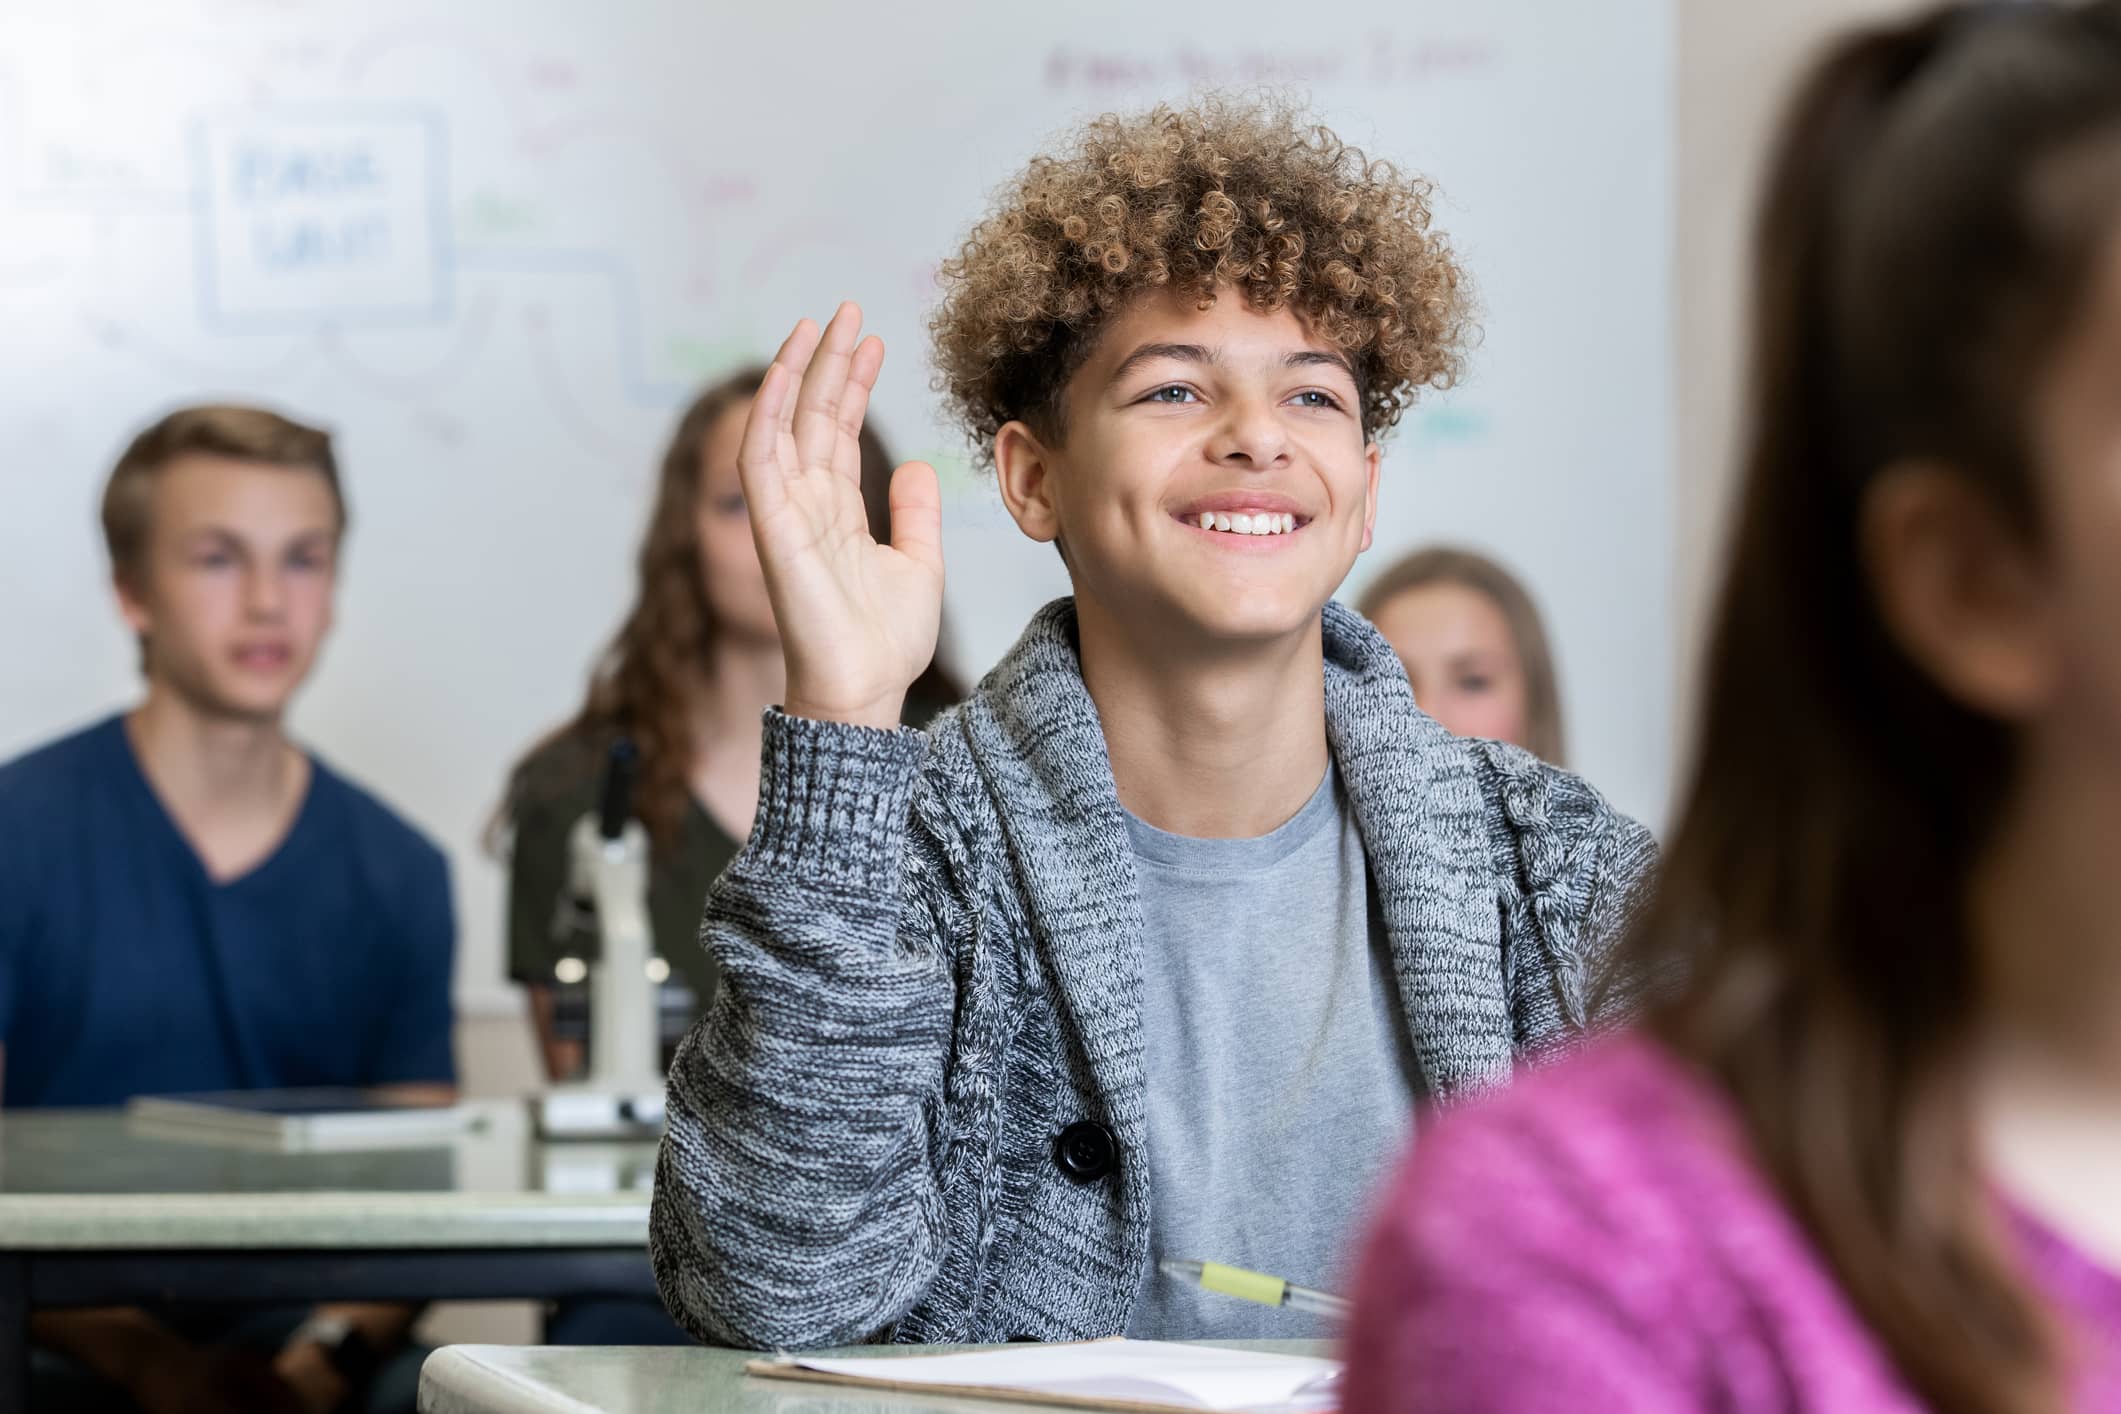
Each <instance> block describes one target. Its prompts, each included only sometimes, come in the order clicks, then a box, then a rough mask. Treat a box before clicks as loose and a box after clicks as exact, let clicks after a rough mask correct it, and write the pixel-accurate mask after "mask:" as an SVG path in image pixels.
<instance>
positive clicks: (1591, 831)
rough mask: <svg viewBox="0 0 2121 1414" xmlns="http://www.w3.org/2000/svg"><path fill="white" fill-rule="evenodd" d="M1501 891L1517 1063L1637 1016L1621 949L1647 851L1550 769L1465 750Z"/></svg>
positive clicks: (1524, 755)
mask: <svg viewBox="0 0 2121 1414" xmlns="http://www.w3.org/2000/svg"><path fill="white" fill-rule="evenodd" d="M1474 750H1475V752H1476V757H1477V763H1478V768H1479V771H1480V775H1481V781H1482V789H1483V793H1484V794H1485V796H1486V797H1487V819H1488V837H1489V844H1490V848H1491V850H1492V852H1493V856H1494V860H1495V874H1496V878H1497V887H1498V888H1499V890H1500V892H1501V906H1502V915H1503V940H1504V951H1505V958H1504V965H1505V973H1506V976H1507V979H1508V983H1509V988H1510V1002H1511V1010H1512V1013H1513V1016H1514V1020H1515V1026H1516V1032H1517V1035H1516V1042H1517V1046H1518V1049H1519V1051H1520V1052H1524V1053H1530V1052H1536V1051H1540V1050H1544V1049H1546V1048H1547V1047H1549V1046H1552V1045H1555V1044H1557V1043H1565V1042H1567V1041H1568V1040H1570V1039H1571V1038H1575V1037H1580V1036H1581V1035H1583V1034H1584V1033H1586V1032H1588V1031H1590V1030H1591V1029H1593V1028H1594V1027H1598V1026H1603V1025H1605V1024H1607V1023H1609V1022H1612V1021H1616V1020H1620V1019H1623V1018H1625V1017H1627V1016H1629V1015H1631V1014H1632V1013H1633V1012H1634V1011H1635V1009H1636V1001H1637V997H1636V992H1637V988H1636V986H1635V985H1634V984H1633V983H1632V982H1631V981H1630V979H1629V972H1628V970H1627V966H1626V961H1625V956H1624V953H1623V951H1622V948H1621V944H1622V943H1623V942H1624V940H1625V939H1626V936H1627V934H1628V931H1629V929H1630V927H1631V926H1632V925H1633V922H1634V919H1635V915H1636V913H1637V912H1638V911H1639V910H1640V908H1641V907H1642V905H1643V904H1644V903H1646V902H1647V901H1648V898H1649V894H1650V890H1651V888H1652V887H1653V884H1654V879H1655V874H1656V868H1657V842H1656V840H1655V839H1654V838H1653V837H1652V836H1651V834H1650V832H1649V831H1648V830H1647V829H1646V828H1644V827H1643V826H1642V825H1641V824H1640V823H1639V822H1637V821H1635V820H1633V819H1630V818H1629V817H1628V816H1626V815H1623V814H1621V813H1620V812H1619V811H1618V810H1615V809H1614V808H1613V807H1612V805H1611V804H1609V803H1608V802H1607V801H1606V799H1605V797H1604V796H1602V795H1600V794H1599V793H1598V792H1597V791H1596V790H1594V789H1592V787H1591V786H1590V785H1589V784H1587V783H1586V782H1585V781H1583V780H1582V779H1581V778H1580V777H1577V776H1573V775H1570V774H1569V773H1568V772H1567V771H1564V770H1561V769H1560V768H1559V767H1556V766H1550V765H1548V764H1547V763H1545V762H1543V761H1541V760H1539V759H1538V758H1537V757H1535V756H1533V755H1531V754H1530V753H1529V752H1526V751H1521V750H1519V749H1518V748H1516V747H1514V746H1508V745H1505V744H1503V743H1500V742H1486V741H1484V742H1477V743H1474Z"/></svg>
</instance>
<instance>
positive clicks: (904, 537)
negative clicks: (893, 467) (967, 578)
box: [891, 462, 943, 578]
mask: <svg viewBox="0 0 2121 1414" xmlns="http://www.w3.org/2000/svg"><path fill="white" fill-rule="evenodd" d="M891 548H892V549H894V550H896V551H898V552H899V553H900V554H902V555H904V556H906V557H907V558H908V559H910V560H915V561H917V562H919V563H921V564H924V565H926V566H928V567H929V568H930V569H932V570H934V571H935V573H936V577H937V578H941V577H942V573H943V488H942V483H941V481H940V480H938V479H937V477H936V474H935V468H934V467H932V466H930V465H928V463H926V462H907V463H906V464H905V465H904V466H902V467H900V468H899V469H898V470H897V471H894V472H893V473H891Z"/></svg>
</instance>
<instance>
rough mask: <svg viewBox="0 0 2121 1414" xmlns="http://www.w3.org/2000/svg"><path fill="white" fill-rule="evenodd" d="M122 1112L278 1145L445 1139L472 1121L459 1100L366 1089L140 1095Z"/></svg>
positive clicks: (164, 1129)
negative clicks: (407, 1097)
mask: <svg viewBox="0 0 2121 1414" xmlns="http://www.w3.org/2000/svg"><path fill="white" fill-rule="evenodd" d="M125 1112H126V1116H127V1119H128V1121H129V1122H130V1123H132V1124H133V1125H135V1126H137V1127H139V1128H140V1129H142V1130H144V1131H147V1132H149V1133H155V1134H161V1135H165V1136H168V1137H172V1138H180V1139H181V1138H196V1139H234V1140H248V1141H252V1142H257V1143H263V1144H266V1145H269V1146H277V1147H279V1148H283V1149H320V1148H337V1147H340V1146H349V1147H365V1146H371V1145H373V1146H386V1145H391V1144H414V1143H421V1142H428V1143H433V1142H441V1141H446V1140H447V1139H448V1138H449V1136H450V1135H452V1134H454V1133H456V1132H457V1131H459V1130H461V1129H463V1128H465V1127H466V1126H467V1125H468V1124H469V1123H470V1122H471V1111H470V1110H469V1108H468V1107H466V1106H463V1105H452V1104H439V1105H437V1104H407V1103H406V1102H405V1101H403V1100H400V1099H396V1098H394V1097H391V1096H388V1095H385V1094H378V1093H376V1092H374V1091H370V1090H354V1089H314V1090H239V1091H229V1092H227V1093H222V1094H208V1095H140V1096H136V1097H135V1098H134V1099H133V1100H132V1101H131V1102H130V1103H129V1104H127V1105H126V1107H125Z"/></svg>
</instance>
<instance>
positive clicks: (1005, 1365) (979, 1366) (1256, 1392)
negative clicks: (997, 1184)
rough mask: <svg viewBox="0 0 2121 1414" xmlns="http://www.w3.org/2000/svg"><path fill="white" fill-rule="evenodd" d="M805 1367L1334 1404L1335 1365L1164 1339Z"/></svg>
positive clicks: (921, 1378) (1296, 1406)
mask: <svg viewBox="0 0 2121 1414" xmlns="http://www.w3.org/2000/svg"><path fill="white" fill-rule="evenodd" d="M792 1363H794V1364H796V1365H799V1366H801V1367H802V1368H803V1369H805V1370H816V1371H818V1372H819V1373H821V1374H828V1375H851V1376H854V1377H855V1378H856V1379H867V1380H885V1381H889V1382H891V1383H894V1384H918V1385H936V1386H948V1387H952V1388H967V1389H1017V1390H1030V1391H1033V1392H1036V1393H1039V1394H1052V1395H1062V1396H1071V1397H1079V1398H1083V1399H1119V1400H1130V1401H1134V1402H1137V1403H1142V1404H1170V1405H1174V1406H1176V1407H1178V1408H1182V1409H1209V1410H1218V1411H1225V1414H1230V1412H1232V1411H1240V1410H1245V1411H1254V1410H1290V1411H1307V1410H1322V1409H1331V1408H1333V1407H1334V1404H1335V1399H1334V1393H1333V1391H1334V1387H1335V1384H1336V1382H1337V1381H1338V1380H1339V1377H1340V1366H1339V1365H1338V1364H1337V1363H1335V1362H1334V1361H1331V1360H1319V1359H1315V1358H1313V1357H1311V1356H1308V1355H1272V1354H1268V1353H1266V1352H1263V1351H1256V1350H1227V1349H1220V1348H1217V1347H1215V1346H1209V1345H1187V1344H1184V1343H1182V1342H1177V1341H1164V1340H1095V1341H1086V1342H1083V1343H1081V1344H1075V1345H1016V1346H1009V1347H1007V1348H1004V1349H1000V1350H978V1351H969V1352H966V1353H964V1354H961V1355H908V1356H901V1357H898V1358H896V1359H883V1360H860V1359H857V1360H831V1359H824V1360H819V1359H809V1358H806V1357H802V1356H797V1357H795V1358H794V1360H793V1362H792Z"/></svg>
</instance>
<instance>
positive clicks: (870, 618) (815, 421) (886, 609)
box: [737, 303, 943, 727]
mask: <svg viewBox="0 0 2121 1414" xmlns="http://www.w3.org/2000/svg"><path fill="white" fill-rule="evenodd" d="M861 327H862V312H861V310H860V309H858V308H856V307H855V306H854V305H853V304H851V303H850V304H843V305H841V306H840V307H839V311H838V312H837V313H835V314H834V315H833V316H832V322H831V323H829V324H827V325H826V326H825V328H824V330H823V332H822V333H820V331H819V330H818V327H817V325H816V324H815V323H813V322H812V321H810V320H808V319H805V320H803V321H802V322H801V323H799V324H797V325H796V326H795V332H793V333H791V334H790V335H789V336H788V339H787V342H785V343H783V344H782V345H781V348H780V352H779V353H777V354H775V355H774V359H773V364H772V366H771V367H770V368H768V369H767V371H766V377H765V381H763V382H762V383H761V384H760V385H759V391H758V396H757V397H756V398H755V399H754V400H753V402H752V404H751V416H750V418H749V419H748V420H747V421H746V423H745V425H744V441H743V448H742V450H741V451H740V452H739V453H738V455H737V470H738V473H739V474H740V475H741V476H742V478H743V482H744V497H745V499H746V501H748V502H749V503H750V507H751V533H752V536H753V538H754V539H755V540H756V541H757V542H758V547H759V562H760V564H761V566H762V567H763V568H764V569H765V572H766V592H767V594H768V596H769V597H770V598H771V599H772V601H773V616H774V620H775V622H776V623H777V624H778V625H779V627H780V633H781V652H782V654H783V655H784V656H785V658H786V659H787V664H788V698H787V702H786V704H785V705H786V708H787V710H788V711H789V712H790V713H792V714H794V715H796V716H802V717H812V718H817V719H820V720H824V721H836V722H854V723H860V724H863V725H867V726H877V727H890V726H896V725H897V723H898V719H899V711H900V708H901V707H902V706H903V704H904V702H905V697H906V689H907V688H908V687H910V686H911V685H912V683H913V681H914V679H915V678H917V677H919V676H920V674H921V672H922V670H923V669H925V668H926V667H927V666H928V661H929V659H930V658H932V657H934V656H935V639H936V632H937V629H938V626H939V625H940V624H941V622H942V612H943V543H942V494H941V491H940V489H939V488H938V486H937V484H936V477H935V469H934V468H933V467H931V466H929V465H928V464H927V463H925V462H908V463H906V464H905V465H904V466H901V467H900V468H899V469H898V470H897V471H896V472H894V473H893V474H892V478H891V543H890V544H889V545H880V544H878V543H877V542H876V541H875V540H874V539H873V538H871V536H870V534H869V517H868V513H867V510H866V508H865V507H864V506H863V504H862V456H861V447H860V443H859V441H858V437H859V434H860V432H861V430H862V418H863V416H864V415H865V414H866V413H867V411H868V408H869V394H870V391H871V390H872V389H874V388H875V386H876V376H877V372H878V370H879V369H881V368H882V367H883V364H884V345H883V341H882V340H880V339H878V338H877V337H876V336H875V335H873V334H872V335H870V336H869V337H868V338H862V337H861Z"/></svg>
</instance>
